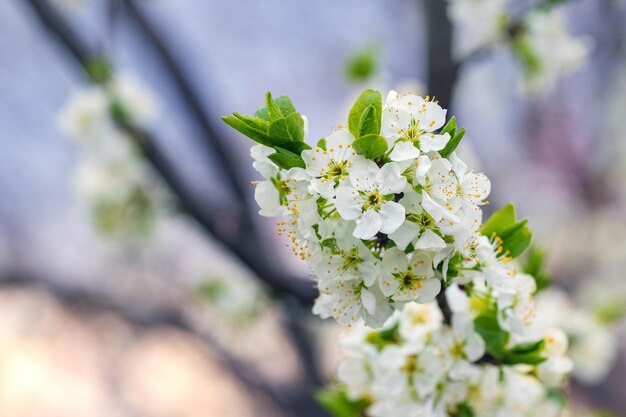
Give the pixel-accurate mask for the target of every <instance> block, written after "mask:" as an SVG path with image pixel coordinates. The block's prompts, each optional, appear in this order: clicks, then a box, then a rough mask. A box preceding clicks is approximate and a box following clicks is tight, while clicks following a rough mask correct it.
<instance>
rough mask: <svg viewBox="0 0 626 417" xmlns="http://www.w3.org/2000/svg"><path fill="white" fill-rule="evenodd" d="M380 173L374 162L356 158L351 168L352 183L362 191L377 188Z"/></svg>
mask: <svg viewBox="0 0 626 417" xmlns="http://www.w3.org/2000/svg"><path fill="white" fill-rule="evenodd" d="M379 171H380V168H378V165H376V163H375V162H374V161H370V160H369V159H365V158H356V159H355V160H354V162H353V164H352V168H350V170H349V173H350V182H351V183H352V186H353V187H354V188H356V189H357V190H360V191H367V190H373V189H374V188H376V175H377V174H378V172H379Z"/></svg>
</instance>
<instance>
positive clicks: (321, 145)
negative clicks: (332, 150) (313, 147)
mask: <svg viewBox="0 0 626 417" xmlns="http://www.w3.org/2000/svg"><path fill="white" fill-rule="evenodd" d="M317 147H318V148H320V149H323V150H326V138H321V139H320V140H318V141H317Z"/></svg>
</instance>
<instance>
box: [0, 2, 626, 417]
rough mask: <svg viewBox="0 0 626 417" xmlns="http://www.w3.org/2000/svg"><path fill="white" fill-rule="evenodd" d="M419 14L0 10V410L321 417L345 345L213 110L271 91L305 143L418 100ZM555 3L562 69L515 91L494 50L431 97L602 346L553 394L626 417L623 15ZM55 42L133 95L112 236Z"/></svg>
mask: <svg viewBox="0 0 626 417" xmlns="http://www.w3.org/2000/svg"><path fill="white" fill-rule="evenodd" d="M429 2H432V0H425V1H420V0H390V1H387V2H380V1H374V0H344V1H341V2H336V1H328V0H325V1H317V2H290V1H286V0H266V1H263V2H257V1H243V0H241V1H214V0H210V1H208V0H188V1H185V2H180V1H173V0H135V1H117V0H111V1H106V0H82V1H81V0H55V1H50V2H43V1H39V0H7V1H3V2H0V416H3V417H5V416H6V417H9V416H10V417H27V416H52V417H56V416H58V417H65V416H76V415H82V416H155V417H156V416H163V417H166V416H167V417H169V416H172V417H174V416H176V417H178V416H280V415H285V416H287V415H294V416H295V415H298V416H308V415H311V416H314V415H315V416H323V415H326V414H324V412H323V411H322V410H321V409H319V408H318V407H317V406H316V405H315V402H314V400H313V398H312V393H313V392H314V391H315V390H316V389H317V388H319V387H321V386H322V385H323V384H324V383H325V382H328V381H332V380H333V373H332V369H333V366H334V364H335V363H336V360H337V353H336V349H335V343H336V338H337V334H340V333H341V332H343V331H344V330H342V329H338V328H336V327H335V325H334V324H332V323H325V322H323V321H322V320H320V319H318V318H316V317H314V316H312V315H311V314H310V305H311V302H312V300H313V298H314V296H315V294H314V291H313V284H312V281H311V279H310V277H309V276H308V271H307V270H306V266H305V265H304V263H303V262H301V261H300V259H299V258H297V257H294V256H293V255H292V254H291V253H290V251H289V250H288V249H286V248H284V244H285V241H284V240H281V238H280V237H279V236H277V235H276V232H275V225H274V221H272V219H266V218H262V217H259V216H257V215H256V208H255V204H254V198H253V187H252V186H250V185H249V182H250V181H251V180H254V179H257V177H258V174H256V173H255V172H254V171H253V170H252V169H251V160H250V157H249V148H250V143H249V142H248V140H247V139H244V138H243V137H242V136H241V135H238V134H236V133H235V132H234V131H232V130H229V129H228V127H227V126H226V125H224V124H223V123H222V122H221V121H220V116H221V115H225V114H230V113H232V112H233V111H238V112H241V113H242V114H252V113H254V111H255V110H256V109H257V108H258V107H260V106H261V104H262V101H263V96H264V93H265V92H266V91H267V90H270V91H272V92H273V93H274V94H275V95H281V94H288V95H289V96H290V97H291V98H292V100H293V102H294V104H295V105H296V107H297V109H298V111H300V112H301V113H303V114H305V115H307V117H308V121H309V132H308V142H309V143H315V142H317V140H318V139H319V138H322V137H324V136H325V135H327V134H328V132H330V130H331V129H332V128H333V127H336V126H337V125H339V124H340V123H342V122H345V119H346V115H347V112H348V109H349V106H350V104H351V103H352V102H353V101H354V99H355V97H356V96H357V95H358V93H360V91H361V90H363V89H364V88H366V87H370V86H374V87H377V88H380V89H383V90H386V89H390V88H397V89H400V90H403V89H404V90H405V91H406V90H408V89H410V90H414V91H418V92H420V93H422V94H427V93H431V92H432V91H431V88H435V87H437V86H435V87H433V86H432V84H430V85H429V75H430V78H431V81H432V78H433V77H432V75H433V71H434V70H433V66H432V65H431V64H432V61H433V60H432V58H433V51H432V48H429V46H432V39H436V38H437V37H439V36H445V33H439V31H445V30H449V28H448V29H446V27H445V25H443V26H442V27H436V26H435V27H434V28H433V25H432V24H429V22H428V21H427V20H428V17H427V16H431V15H430V13H431V12H432V10H431V8H432V7H434V6H432V5H429V4H427V3H429ZM441 3H442V4H443V2H441ZM513 3H514V5H513V7H514V8H517V9H518V10H521V9H520V8H521V7H522V5H523V3H528V2H513ZM437 7H439V6H437ZM559 7H561V8H562V9H563V10H562V11H563V13H564V16H565V17H566V21H567V26H568V29H569V30H570V32H571V34H572V36H582V37H584V38H585V42H586V44H587V45H589V55H588V57H587V59H586V60H585V62H584V64H582V65H580V67H579V68H576V70H575V71H571V72H569V73H567V74H565V75H564V76H563V77H561V78H559V80H558V82H556V84H555V85H554V87H553V88H550V89H545V91H543V92H542V93H541V94H532V95H531V94H526V93H524V92H523V89H522V88H520V79H522V78H523V70H522V69H521V68H520V65H519V62H518V60H517V59H516V57H515V56H514V54H512V53H511V51H510V49H507V48H506V47H503V46H495V47H493V48H492V50H490V51H489V53H486V54H478V56H474V55H473V56H471V57H470V59H467V60H466V62H465V63H464V64H463V65H460V66H459V67H458V68H456V69H458V73H456V74H455V78H454V84H453V85H451V86H449V90H450V97H449V100H446V101H449V102H442V103H441V104H442V105H444V106H448V107H449V108H450V109H451V110H450V111H451V113H452V114H455V115H457V119H458V121H459V124H460V125H461V126H463V127H465V128H466V129H467V131H468V134H467V135H466V139H465V140H464V142H463V144H462V147H463V149H462V152H463V153H464V154H465V155H466V157H467V158H471V160H472V161H473V165H474V166H475V167H477V168H478V169H480V170H482V171H484V172H485V173H486V174H487V175H488V176H489V177H490V178H491V180H492V184H493V188H492V195H491V198H490V200H491V205H492V206H495V207H498V206H500V205H502V204H505V203H506V202H509V201H513V202H515V203H516V204H517V206H518V210H519V211H520V213H521V214H522V215H524V216H526V217H528V218H529V220H530V224H531V225H532V227H533V229H534V231H535V243H536V245H537V246H538V247H540V248H542V249H543V250H545V252H546V254H547V265H548V267H547V269H548V271H549V275H550V277H551V278H553V279H554V282H555V285H556V286H557V287H559V288H560V290H559V291H563V293H564V294H567V296H568V297H569V299H570V300H572V303H576V305H578V306H579V308H581V309H584V310H585V311H586V312H587V316H586V317H592V318H593V319H594V320H596V321H597V322H598V326H600V327H602V329H603V331H604V332H605V333H604V334H603V335H601V336H596V335H595V334H593V333H585V334H584V335H583V336H581V337H584V338H589V340H590V342H591V343H590V344H591V345H592V346H591V347H589V348H588V349H589V351H583V353H581V355H583V356H584V355H594V354H598V355H600V356H602V355H603V356H602V357H600V358H599V359H598V361H599V362H602V363H603V364H608V365H606V368H607V369H600V370H596V369H591V370H590V371H589V372H588V373H587V375H586V376H585V375H582V376H581V378H579V379H576V378H575V379H574V382H573V384H572V388H571V392H572V397H573V402H574V403H575V404H576V407H579V409H580V410H585V412H586V410H596V411H597V412H604V413H606V414H603V415H614V416H626V397H625V396H624V395H623V394H624V388H623V387H624V385H625V384H626V356H625V353H626V333H625V330H626V325H625V324H624V320H623V319H622V313H623V311H624V308H625V307H624V306H625V305H626V276H625V272H624V271H626V45H625V44H624V40H625V39H626V2H623V1H618V0H615V1H613V0H572V1H569V2H566V4H565V5H562V6H559ZM42 16H44V18H42ZM45 16H47V18H48V20H46V18H45ZM50 19H51V20H50ZM51 24H52V27H53V30H52V32H51V31H50V30H49V29H50V28H51ZM55 25H56V29H57V32H55V30H54V27H55ZM63 25H67V27H68V28H70V29H71V30H70V32H71V33H69V34H68V33H67V32H63V30H61V35H62V36H61V37H59V36H58V35H59V33H58V29H59V27H63ZM462 31H463V28H457V30H456V31H455V32H454V35H455V36H456V37H457V38H458V37H459V36H460V37H462V36H463V32H462ZM63 37H65V40H63V39H61V38H63ZM68 39H69V40H70V42H69V43H70V44H71V43H72V42H71V40H72V39H73V40H74V41H76V40H78V43H79V44H82V46H83V47H84V49H85V50H87V51H88V53H87V54H86V55H88V57H89V59H91V60H92V61H91V62H94V57H96V56H97V57H104V56H106V58H107V63H108V64H110V65H112V66H113V67H114V68H115V70H117V71H119V72H120V73H124V74H129V75H130V74H132V78H131V79H132V80H134V81H133V82H132V83H134V84H132V83H131V84H130V87H128V90H130V93H129V97H131V98H132V97H135V98H137V97H138V100H139V101H138V102H139V103H142V101H141V100H142V99H145V98H146V97H144V96H143V95H142V93H139V92H137V91H134V90H133V88H134V87H136V85H139V84H140V85H142V88H143V89H145V90H147V91H149V92H150V93H149V94H148V93H147V92H146V93H145V94H147V95H148V96H149V97H150V100H149V102H144V105H146V106H148V105H149V106H152V107H154V108H153V109H152V111H151V113H152V114H151V115H149V116H150V117H148V118H147V119H149V120H148V122H147V123H145V126H144V127H145V129H146V131H147V132H149V134H150V137H149V138H148V139H146V141H145V142H144V143H148V140H149V141H150V142H149V143H150V144H151V145H150V146H148V148H147V149H146V148H145V147H144V148H143V149H142V150H143V152H144V153H145V155H146V156H147V157H146V161H145V162H144V165H145V167H143V168H142V169H143V170H145V171H146V172H147V174H146V175H148V176H149V177H150V178H151V180H150V181H152V182H153V183H156V184H153V183H151V184H150V185H149V186H147V187H148V188H149V189H150V190H152V188H150V187H154V188H157V189H158V190H157V191H156V192H153V191H150V192H151V193H152V194H151V195H152V196H155V195H156V197H154V200H152V204H154V205H155V206H156V208H155V207H152V208H151V210H150V211H149V215H150V221H149V226H147V229H149V230H147V229H146V230H143V229H142V231H141V232H140V233H138V234H137V233H130V235H129V233H126V232H128V230H123V232H124V233H117V232H118V231H116V230H114V231H113V232H112V231H111V227H107V225H108V226H110V225H111V223H110V222H107V219H108V220H110V217H107V216H109V215H110V212H109V211H105V212H104V214H102V212H99V213H100V214H98V215H99V216H100V217H97V216H96V217H95V218H94V207H93V201H90V200H89V197H88V196H89V195H90V194H89V192H82V193H81V192H80V191H81V190H83V191H84V189H85V187H87V188H89V187H96V186H102V184H101V183H98V184H97V185H94V184H93V182H94V179H93V177H92V176H89V177H87V175H88V174H87V173H86V172H87V171H85V170H81V166H84V162H85V160H87V159H89V155H88V153H89V152H93V150H90V149H89V147H87V148H85V147H84V146H81V144H78V145H77V143H76V141H73V140H71V138H70V139H68V134H67V130H68V128H67V122H65V123H64V121H63V112H64V109H67V103H68V101H69V100H71V98H72V97H76V95H77V94H80V92H81V91H84V90H85V88H87V86H88V84H89V79H88V78H87V77H86V76H85V74H84V72H83V70H82V69H81V65H80V63H79V62H77V60H76V56H77V55H81V54H80V53H78V54H77V53H76V51H74V53H72V51H71V48H70V49H68ZM429 42H430V43H429ZM75 43H76V42H75ZM435 50H436V49H435ZM93 51H96V52H97V53H94V52H93ZM83 52H84V51H83ZM441 53H442V54H445V53H446V51H445V49H442V50H441ZM429 59H430V62H429ZM108 64H107V65H108ZM83 66H85V63H84V62H83ZM93 78H94V77H93V76H92V79H93ZM435 89H436V88H435ZM432 93H434V92H432ZM65 111H66V112H67V110H65ZM66 119H67V117H66ZM70 130H71V129H70ZM126 133H127V134H129V133H128V132H126ZM70 136H71V135H70ZM144 139H145V138H144ZM83 145H84V144H83ZM141 146H144V145H140V147H141ZM155 149H156V151H155ZM233 172H234V173H235V174H236V176H237V178H236V179H235V180H234V181H233V179H232V175H231V174H232V173H233ZM164 173H165V177H166V181H165V183H163V182H162V181H161V177H162V176H163V175H164ZM86 178H87V180H86ZM85 182H87V183H88V185H87V186H86V185H85ZM181 184H182V186H181ZM172 185H174V187H172ZM77 189H78V191H79V192H77ZM90 190H91V189H90ZM114 191H115V190H114ZM86 195H87V197H86ZM189 200H191V202H190V201H189ZM155 201H156V202H155ZM181 201H182V204H181ZM142 207H143V206H142ZM100 209H101V208H100ZM135 209H136V207H135V206H133V208H132V210H135ZM128 210H131V209H128ZM124 213H126V212H124ZM142 213H143V214H142V215H141V216H139V217H132V216H130V219H131V223H132V222H135V223H133V225H136V222H142V221H145V220H146V218H145V216H146V214H145V213H144V212H142ZM198 213H200V215H198ZM118 214H119V213H118ZM126 214H127V213H126ZM126 214H125V215H126ZM102 216H104V217H102ZM125 218H126V217H125ZM103 219H104V220H103ZM113 224H114V225H115V222H113ZM142 224H143V223H142ZM103 225H104V226H103ZM125 227H128V224H126V226H125ZM133 227H134V226H133ZM113 228H114V227H113ZM131 228H132V227H131ZM248 240H249V241H250V242H253V243H251V244H249V245H248V246H247V247H242V245H243V244H242V243H241V242H243V241H248ZM244 246H245V245H244ZM600 339H601V340H600ZM593 342H597V343H596V344H598V343H599V344H601V345H602V347H599V348H597V347H594V346H593ZM607 346H608V347H607ZM598 352H600V353H598ZM607 356H608V357H607ZM589 375H591V376H589ZM582 412H583V411H581V413H582ZM594 412H595V411H594ZM578 415H584V414H578Z"/></svg>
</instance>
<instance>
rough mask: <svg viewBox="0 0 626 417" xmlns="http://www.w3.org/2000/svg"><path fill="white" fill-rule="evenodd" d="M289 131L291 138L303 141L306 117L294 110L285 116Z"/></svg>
mask: <svg viewBox="0 0 626 417" xmlns="http://www.w3.org/2000/svg"><path fill="white" fill-rule="evenodd" d="M285 121H286V122H287V132H288V133H289V137H290V138H291V140H295V141H302V140H303V139H304V119H303V118H302V116H300V113H297V112H294V113H291V114H290V115H289V116H287V117H285Z"/></svg>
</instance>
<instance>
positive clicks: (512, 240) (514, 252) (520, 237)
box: [498, 220, 533, 259]
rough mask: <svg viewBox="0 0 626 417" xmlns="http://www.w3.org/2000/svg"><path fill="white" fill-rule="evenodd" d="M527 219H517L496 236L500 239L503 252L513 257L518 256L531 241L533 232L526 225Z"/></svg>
mask: <svg viewBox="0 0 626 417" xmlns="http://www.w3.org/2000/svg"><path fill="white" fill-rule="evenodd" d="M527 223H528V220H522V221H519V222H517V223H515V224H513V225H511V226H509V227H508V228H507V229H505V230H503V231H502V232H501V234H499V235H498V236H499V237H500V238H501V239H502V249H503V250H504V254H505V255H506V256H509V257H511V258H513V259H515V258H517V257H518V256H520V255H521V254H522V253H523V252H524V251H525V250H526V249H528V247H529V246H530V244H531V243H532V241H533V234H532V232H531V231H530V228H529V227H528V225H527Z"/></svg>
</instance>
